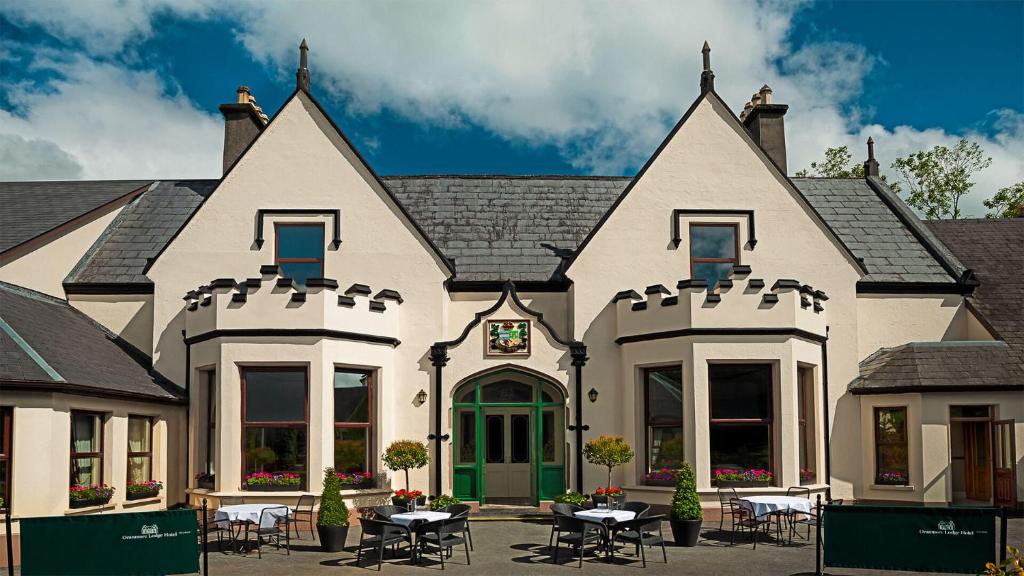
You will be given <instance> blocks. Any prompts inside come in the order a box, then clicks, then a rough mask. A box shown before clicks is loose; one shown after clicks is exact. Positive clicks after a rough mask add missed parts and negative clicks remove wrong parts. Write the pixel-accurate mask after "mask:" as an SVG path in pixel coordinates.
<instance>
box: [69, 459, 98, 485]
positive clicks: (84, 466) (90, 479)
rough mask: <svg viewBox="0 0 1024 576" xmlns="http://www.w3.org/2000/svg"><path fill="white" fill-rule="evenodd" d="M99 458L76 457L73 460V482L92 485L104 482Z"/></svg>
mask: <svg viewBox="0 0 1024 576" xmlns="http://www.w3.org/2000/svg"><path fill="white" fill-rule="evenodd" d="M102 478H103V473H102V471H101V470H100V459H99V458H75V459H73V460H72V461H71V484H72V485H81V486H92V485H93V484H100V483H101V482H102Z"/></svg>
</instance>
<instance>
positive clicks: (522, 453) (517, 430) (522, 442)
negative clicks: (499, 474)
mask: <svg viewBox="0 0 1024 576" xmlns="http://www.w3.org/2000/svg"><path fill="white" fill-rule="evenodd" d="M511 418H512V422H510V424H509V425H510V426H511V428H512V429H511V431H510V434H511V435H512V438H511V440H512V454H511V456H512V459H511V463H512V464H527V463H529V462H530V417H529V416H527V415H526V414H513V415H512V417H511Z"/></svg>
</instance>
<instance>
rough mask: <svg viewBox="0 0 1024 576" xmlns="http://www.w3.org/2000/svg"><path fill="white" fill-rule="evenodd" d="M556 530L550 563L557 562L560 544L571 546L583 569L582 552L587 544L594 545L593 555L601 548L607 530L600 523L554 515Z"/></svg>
mask: <svg viewBox="0 0 1024 576" xmlns="http://www.w3.org/2000/svg"><path fill="white" fill-rule="evenodd" d="M555 524H557V527H556V530H557V531H558V537H557V538H555V551H554V553H553V554H552V555H551V563H552V564H554V563H556V562H557V561H558V549H559V547H560V546H561V545H562V544H567V545H569V546H572V547H573V548H575V549H576V550H577V551H578V552H579V556H580V564H579V567H580V568H582V567H583V552H584V548H585V547H586V545H587V544H589V543H593V544H594V553H595V554H596V553H597V552H598V551H599V549H600V548H601V544H602V542H604V541H605V540H606V536H607V534H608V530H607V529H606V528H605V526H604V524H601V523H600V522H591V521H590V520H584V519H582V518H576V517H573V516H566V515H564V514H559V513H555Z"/></svg>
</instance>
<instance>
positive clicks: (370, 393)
mask: <svg viewBox="0 0 1024 576" xmlns="http://www.w3.org/2000/svg"><path fill="white" fill-rule="evenodd" d="M334 372H335V373H337V372H348V373H350V374H365V375H366V395H367V406H366V420H367V422H366V423H362V422H338V420H337V415H336V414H332V417H331V422H332V423H333V424H334V426H333V427H332V429H331V441H332V442H334V441H335V438H334V432H335V431H336V430H337V429H338V428H362V429H365V430H366V452H367V454H366V469H365V470H363V472H369V473H371V474H376V469H377V462H376V459H375V458H374V457H373V455H374V454H376V452H375V450H376V442H374V437H373V436H374V433H373V431H374V424H375V422H376V418H377V413H376V411H375V410H374V408H375V407H376V406H375V404H376V403H375V402H374V394H375V393H376V386H375V385H374V380H375V378H374V376H375V375H374V371H373V370H367V369H363V368H346V367H344V366H335V367H334ZM336 392H337V388H334V383H333V381H332V383H331V402H332V406H335V405H337V403H336V402H335V401H334V394H335V393H336ZM334 465H335V466H337V465H338V463H337V462H335V463H334Z"/></svg>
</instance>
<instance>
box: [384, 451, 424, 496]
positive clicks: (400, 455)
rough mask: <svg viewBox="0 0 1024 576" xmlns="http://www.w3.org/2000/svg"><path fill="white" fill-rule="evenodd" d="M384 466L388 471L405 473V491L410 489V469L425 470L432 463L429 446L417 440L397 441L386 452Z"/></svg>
mask: <svg viewBox="0 0 1024 576" xmlns="http://www.w3.org/2000/svg"><path fill="white" fill-rule="evenodd" d="M383 460H384V465H385V466H387V467H388V470H391V471H392V472H397V471H399V470H402V471H404V472H405V489H406V490H408V489H409V469H410V468H423V467H424V466H426V465H427V462H429V461H430V455H429V454H428V453H427V445H426V444H424V443H423V442H417V441H415V440H395V441H394V442H392V443H391V445H390V446H388V448H387V450H385V451H384V458H383Z"/></svg>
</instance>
